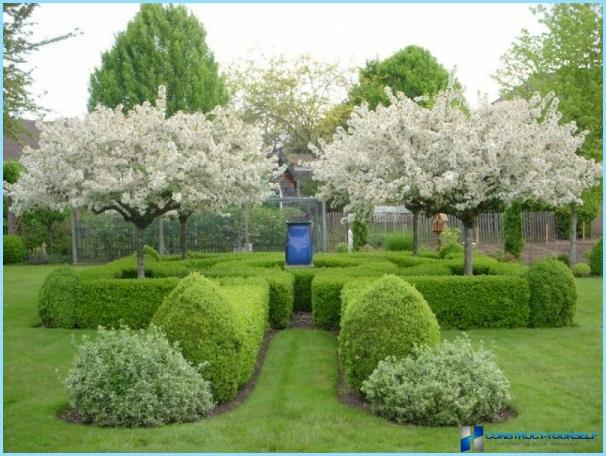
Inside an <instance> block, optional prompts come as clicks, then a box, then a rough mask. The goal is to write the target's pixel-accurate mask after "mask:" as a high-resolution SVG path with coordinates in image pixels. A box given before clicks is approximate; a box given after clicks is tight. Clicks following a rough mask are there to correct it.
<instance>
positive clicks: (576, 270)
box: [572, 263, 591, 277]
mask: <svg viewBox="0 0 606 456" xmlns="http://www.w3.org/2000/svg"><path fill="white" fill-rule="evenodd" d="M572 273H573V274H574V276H575V277H589V276H590V275H591V267H589V265H588V264H585V263H577V264H575V265H574V266H573V267H572Z"/></svg>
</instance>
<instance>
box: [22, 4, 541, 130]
mask: <svg viewBox="0 0 606 456" xmlns="http://www.w3.org/2000/svg"><path fill="white" fill-rule="evenodd" d="M529 6H530V4H494V3H493V4H317V3H315V4H312V3H308V4H190V3H188V4H187V8H189V9H190V10H191V11H192V12H193V14H195V15H196V17H197V18H198V19H199V20H200V21H201V22H202V23H203V25H204V27H205V28H206V31H207V43H208V45H209V47H210V49H211V50H212V51H213V52H214V54H215V58H216V59H217V61H218V62H219V65H220V68H226V67H227V66H228V65H230V64H232V63H234V62H236V63H237V61H238V59H241V58H243V57H247V56H248V54H249V53H250V51H251V49H255V50H257V51H258V52H263V53H265V54H272V53H276V54H277V53H282V54H284V55H286V56H292V57H294V56H296V55H299V54H302V53H309V54H311V55H312V56H313V57H315V58H316V59H320V60H325V61H330V62H335V61H338V62H340V63H341V64H342V65H344V66H348V67H358V66H362V65H364V64H365V62H366V61H368V60H369V59H374V58H386V57H389V56H390V55H392V54H393V53H394V52H396V51H397V50H399V49H401V48H403V47H406V46H408V45H411V44H414V45H418V46H422V47H424V48H426V49H428V50H429V51H430V52H431V53H432V54H433V55H434V56H435V57H436V58H437V59H438V61H439V62H440V63H441V64H442V65H444V66H445V67H446V68H447V69H448V70H451V69H453V68H456V75H457V78H458V79H459V81H461V82H462V84H463V85H464V87H465V91H466V96H467V99H468V100H469V102H470V103H471V104H472V105H475V104H476V103H477V100H478V96H477V95H478V93H481V94H486V95H488V98H489V99H496V98H497V97H498V90H499V87H498V84H497V83H496V82H495V81H494V80H493V79H492V78H491V75H493V74H494V72H495V70H496V69H497V68H498V66H499V62H500V58H501V56H502V55H503V54H504V53H505V52H506V51H507V49H508V48H509V47H510V45H511V43H512V42H513V41H514V40H515V38H516V37H517V36H518V35H519V34H520V32H521V30H522V29H523V28H526V29H528V30H530V31H531V32H538V31H541V30H542V26H541V25H539V24H538V23H537V21H536V19H535V17H534V16H533V15H532V13H531V12H530V10H529ZM137 9H138V4H116V3H113V4H95V3H86V4H74V3H70V4H41V5H40V6H39V7H38V8H37V10H35V13H34V15H33V18H32V19H33V20H34V21H35V22H36V23H37V24H36V26H35V29H34V39H38V38H43V37H52V36H56V35H59V34H63V33H66V32H67V31H70V30H73V29H74V28H76V27H78V28H79V29H80V31H81V32H82V33H81V35H79V36H77V37H75V38H71V39H69V40H65V41H62V42H59V43H56V44H52V45H49V46H46V47H44V48H42V49H41V50H40V51H38V52H37V53H35V54H33V55H32V56H31V57H30V61H29V63H28V65H29V66H30V68H32V69H33V73H32V76H33V79H34V85H33V92H34V93H35V94H37V95H39V101H40V103H41V105H42V106H44V107H46V108H48V109H49V110H50V112H49V113H48V114H47V115H46V118H47V119H54V118H57V117H71V116H82V115H83V114H84V113H85V112H86V102H87V99H88V81H89V78H90V74H91V72H92V71H93V69H94V68H95V67H97V66H98V65H99V64H100V63H101V53H102V52H103V51H105V50H108V49H109V48H111V46H112V44H113V42H114V36H115V34H116V33H118V32H120V31H122V30H124V29H125V28H126V25H127V24H128V21H129V20H130V19H132V17H133V16H134V15H135V13H136V12H137Z"/></svg>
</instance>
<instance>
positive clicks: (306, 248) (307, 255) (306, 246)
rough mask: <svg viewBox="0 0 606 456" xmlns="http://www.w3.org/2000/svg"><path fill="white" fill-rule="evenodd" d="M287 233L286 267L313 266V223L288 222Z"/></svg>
mask: <svg viewBox="0 0 606 456" xmlns="http://www.w3.org/2000/svg"><path fill="white" fill-rule="evenodd" d="M287 225H288V231H287V233H286V265H287V266H311V265H312V258H313V249H312V243H311V222H288V223H287Z"/></svg>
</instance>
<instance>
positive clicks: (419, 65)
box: [350, 46, 448, 109]
mask: <svg viewBox="0 0 606 456" xmlns="http://www.w3.org/2000/svg"><path fill="white" fill-rule="evenodd" d="M447 86H448V71H447V70H446V69H445V68H444V67H443V66H442V65H441V64H440V63H439V62H438V61H437V60H436V58H435V57H434V56H433V55H431V53H430V52H429V51H428V50H426V49H423V48H422V47H419V46H407V47H405V48H404V49H401V50H399V51H398V52H396V53H395V54H394V55H392V56H391V57H388V58H387V59H385V60H371V61H369V62H368V63H367V64H366V66H365V67H364V68H362V69H361V70H360V80H359V83H358V84H357V85H356V86H354V87H353V88H352V90H351V91H350V101H351V103H352V104H354V105H359V104H361V103H362V102H367V103H368V105H369V106H370V107H371V108H372V109H374V108H376V107H377V105H378V104H383V105H386V106H387V105H388V104H389V98H388V97H387V95H386V94H385V87H391V88H392V89H393V91H394V92H404V94H406V96H407V97H410V98H414V97H420V96H426V97H428V98H429V100H428V102H429V101H430V100H431V97H432V96H433V95H435V94H436V93H438V92H439V91H440V90H442V89H445V88H446V87H447Z"/></svg>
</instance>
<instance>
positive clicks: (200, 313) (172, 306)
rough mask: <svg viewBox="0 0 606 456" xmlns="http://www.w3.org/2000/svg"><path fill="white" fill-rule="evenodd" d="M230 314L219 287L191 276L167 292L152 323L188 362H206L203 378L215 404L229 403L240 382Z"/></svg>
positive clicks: (237, 342)
mask: <svg viewBox="0 0 606 456" xmlns="http://www.w3.org/2000/svg"><path fill="white" fill-rule="evenodd" d="M231 312H232V310H231V306H230V305H229V303H228V302H227V299H226V298H225V296H223V295H222V293H221V291H220V289H219V286H218V285H216V284H215V283H214V282H211V281H210V280H208V279H207V278H205V277H203V276H202V275H200V274H198V273H193V274H190V275H188V276H187V277H185V278H184V279H183V280H181V282H179V284H178V285H177V287H176V288H175V289H174V290H173V291H171V292H170V294H169V295H168V296H167V297H166V298H165V299H164V302H163V303H162V304H161V305H160V307H159V308H158V310H157V311H156V313H155V314H154V317H153V319H152V324H154V325H156V326H158V327H160V328H161V329H162V330H163V331H164V332H165V334H166V336H167V337H168V339H169V340H170V341H178V342H179V348H180V350H181V352H182V353H183V356H185V358H186V359H187V360H188V361H190V362H191V363H193V364H195V365H197V364H199V363H202V362H208V367H207V369H206V371H205V375H206V378H208V379H209V380H210V383H211V385H212V390H213V396H214V397H215V399H217V400H218V401H219V402H225V401H228V400H230V399H231V398H232V397H233V396H234V395H235V393H236V392H237V390H238V386H239V381H240V368H239V365H238V361H237V360H238V359H239V347H240V339H239V337H238V334H237V327H236V325H235V322H234V319H233V318H232V315H231Z"/></svg>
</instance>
